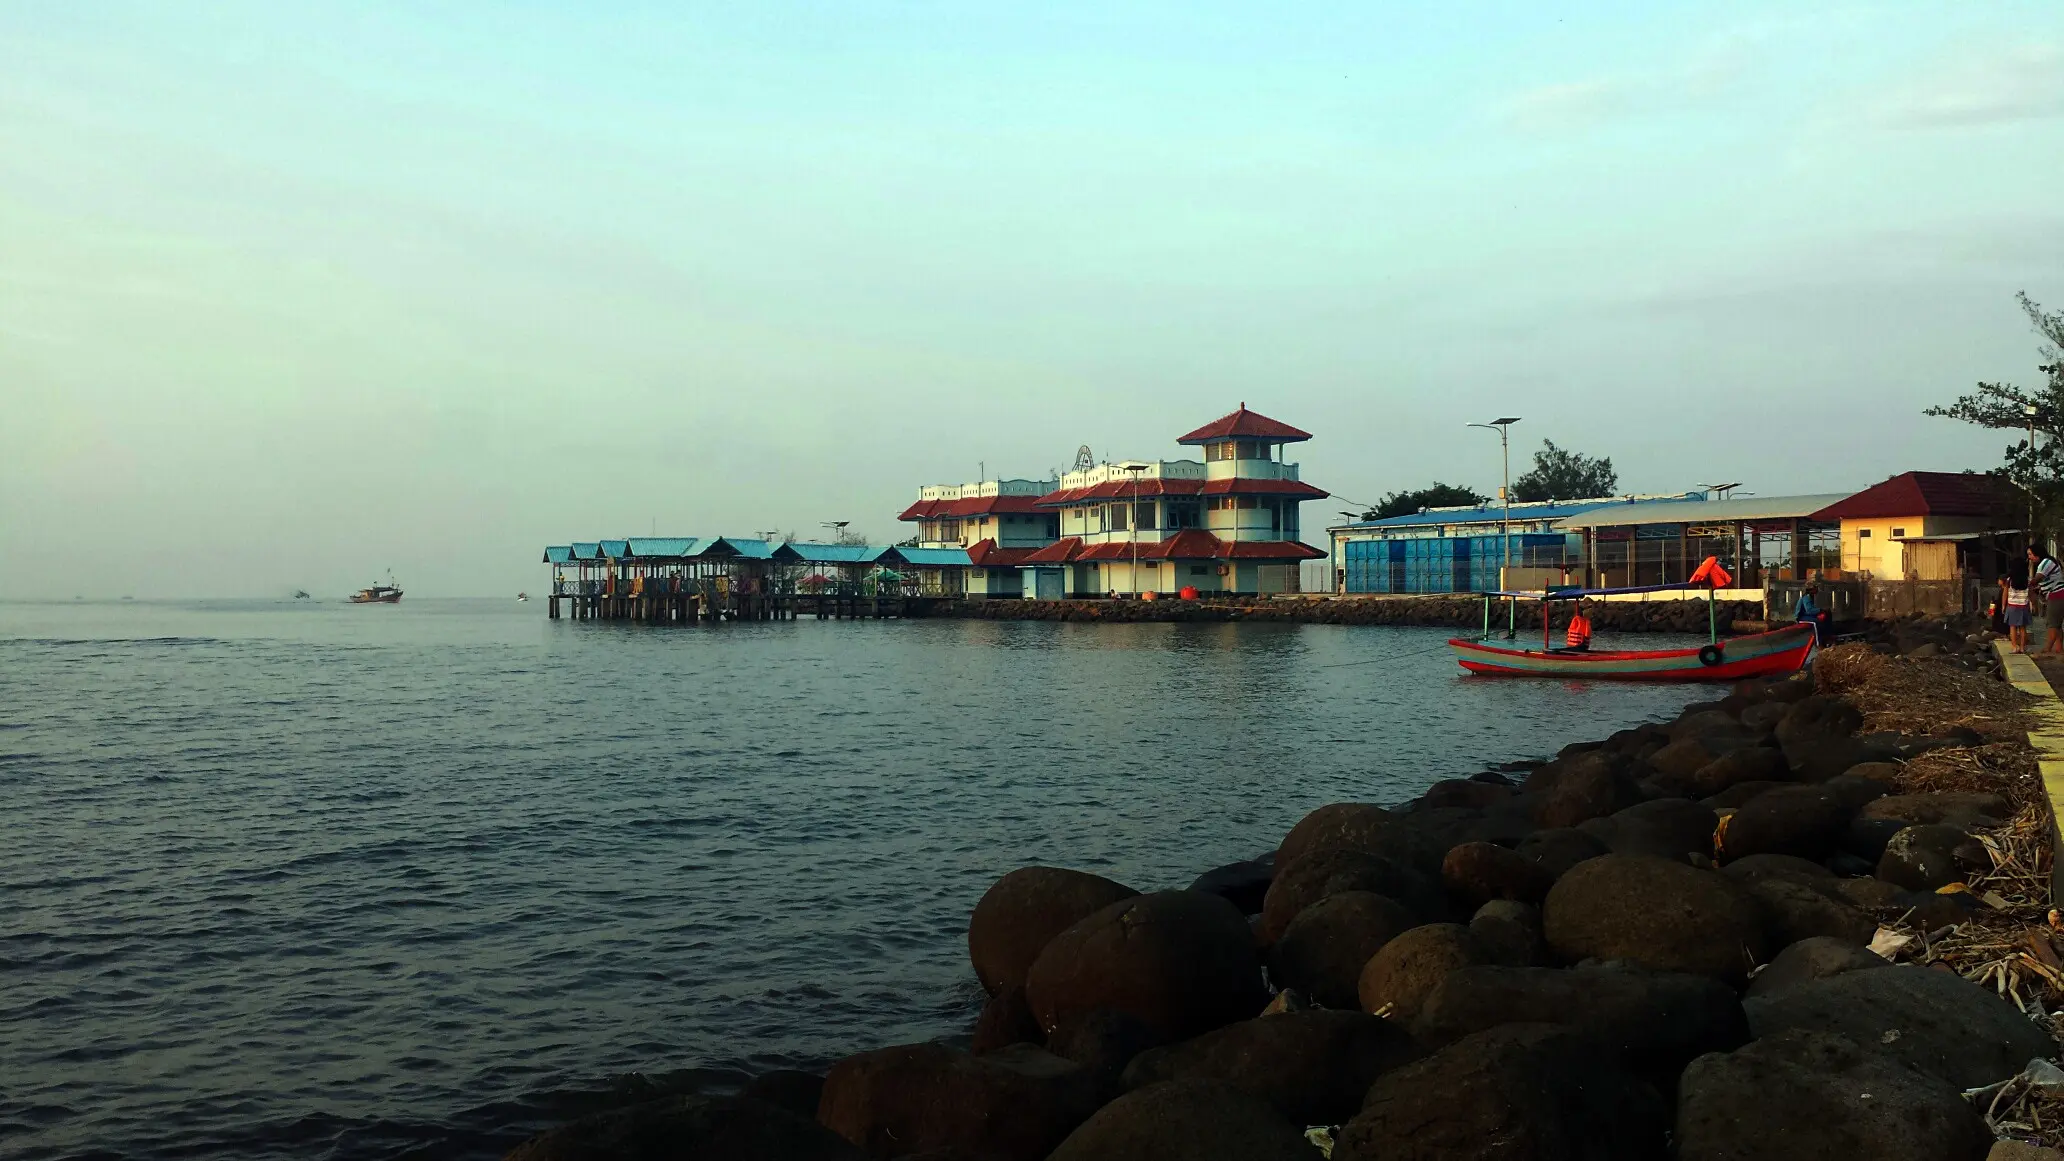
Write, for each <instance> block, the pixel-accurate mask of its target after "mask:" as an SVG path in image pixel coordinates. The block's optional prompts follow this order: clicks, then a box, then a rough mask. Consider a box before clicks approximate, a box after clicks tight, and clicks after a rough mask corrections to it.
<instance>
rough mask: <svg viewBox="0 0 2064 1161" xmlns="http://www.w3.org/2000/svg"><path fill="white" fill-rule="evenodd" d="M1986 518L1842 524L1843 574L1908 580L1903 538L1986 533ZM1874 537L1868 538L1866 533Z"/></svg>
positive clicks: (1914, 518)
mask: <svg viewBox="0 0 2064 1161" xmlns="http://www.w3.org/2000/svg"><path fill="white" fill-rule="evenodd" d="M1991 526H1992V521H1990V520H1987V519H1986V518H1985V517H1983V516H1897V517H1890V518H1886V519H1879V520H1844V521H1842V571H1844V572H1867V573H1869V574H1871V578H1872V579H1873V580H1905V579H1906V548H1905V546H1904V545H1902V544H1900V543H1899V541H1898V540H1897V539H1896V538H1897V537H1900V536H1955V535H1957V534H1959V533H1964V532H1984V531H1987V530H1989V529H1990V528H1991ZM1866 531H1867V532H1869V533H1870V535H1868V536H1865V535H1864V533H1865V532H1866Z"/></svg>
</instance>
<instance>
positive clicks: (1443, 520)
mask: <svg viewBox="0 0 2064 1161" xmlns="http://www.w3.org/2000/svg"><path fill="white" fill-rule="evenodd" d="M1703 495H1704V493H1703V492H1686V493H1685V494H1684V495H1683V496H1673V497H1671V498H1669V499H1667V500H1661V499H1657V500H1576V501H1570V502H1567V503H1555V504H1514V505H1513V506H1512V519H1513V520H1514V521H1515V522H1517V521H1521V520H1525V521H1538V520H1561V519H1564V518H1566V517H1569V516H1578V515H1582V514H1583V513H1586V512H1591V511H1594V510H1596V509H1599V508H1628V507H1633V506H1635V505H1642V506H1653V505H1656V504H1682V503H1692V504H1707V503H1712V501H1709V500H1702V499H1694V497H1698V496H1703ZM1504 518H1505V509H1504V508H1503V507H1501V506H1500V505H1498V504H1497V503H1495V502H1489V501H1487V502H1485V503H1483V504H1481V505H1479V506H1477V507H1475V508H1436V509H1434V510H1432V511H1430V512H1408V513H1406V514H1405V515H1403V516H1388V517H1385V518H1384V519H1382V520H1358V521H1356V522H1354V523H1352V524H1347V525H1342V526H1340V527H1343V528H1350V529H1355V530H1357V531H1359V530H1361V529H1366V528H1378V529H1380V528H1420V527H1424V526H1426V525H1429V524H1497V523H1498V522H1499V521H1501V520H1503V519H1504Z"/></svg>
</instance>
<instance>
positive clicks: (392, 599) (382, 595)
mask: <svg viewBox="0 0 2064 1161" xmlns="http://www.w3.org/2000/svg"><path fill="white" fill-rule="evenodd" d="M351 603H352V604H354V605H398V604H400V603H401V590H400V589H398V588H395V587H394V586H393V585H391V584H390V585H374V586H372V587H371V588H363V589H360V590H358V591H357V592H355V593H353V594H351Z"/></svg>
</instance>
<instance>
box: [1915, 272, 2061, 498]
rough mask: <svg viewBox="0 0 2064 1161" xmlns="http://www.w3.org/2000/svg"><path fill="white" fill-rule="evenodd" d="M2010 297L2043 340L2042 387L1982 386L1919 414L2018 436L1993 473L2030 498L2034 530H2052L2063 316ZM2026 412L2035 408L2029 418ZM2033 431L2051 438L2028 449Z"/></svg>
mask: <svg viewBox="0 0 2064 1161" xmlns="http://www.w3.org/2000/svg"><path fill="white" fill-rule="evenodd" d="M2014 297H2015V299H2016V300H2017V301H2019V302H2020V303H2021V312H2022V313H2023V314H2025V315H2027V316H2028V321H2029V323H2030V324H2032V325H2033V326H2034V327H2035V333H2036V334H2038V335H2041V336H2042V342H2041V344H2040V345H2038V346H2037V348H2036V350H2037V353H2039V354H2040V355H2041V356H2042V357H2043V359H2044V360H2045V361H2044V362H2043V363H2042V364H2040V365H2039V366H2037V367H2036V370H2038V371H2041V372H2042V373H2043V375H2044V376H2045V382H2044V383H2043V385H2042V386H2041V387H2039V388H2036V389H2034V390H2024V389H2023V388H2021V387H2017V386H2015V385H2014V384H2012V383H1980V384H1978V390H1976V391H1974V392H1972V393H1971V394H1969V395H1964V396H1960V397H1958V399H1957V401H1956V402H1954V403H1952V404H1950V405H1948V406H1947V407H1930V408H1928V409H1927V410H1926V411H1925V412H1923V413H1922V414H1925V415H1935V416H1940V417H1942V418H1944V419H1961V420H1963V421H1964V422H1965V423H1974V424H1977V425H1978V426H1979V427H1990V428H1994V429H1996V430H1999V431H2013V432H2019V433H2020V434H2021V438H2020V439H2017V440H2015V441H2014V442H2013V443H2010V444H2008V445H2007V448H2006V454H2005V456H2004V457H2003V458H2002V460H2001V463H2000V466H1999V467H1997V468H1995V469H1993V473H1994V474H1995V475H1998V476H2001V477H2004V478H2005V479H2007V480H2009V481H2011V482H2012V483H2014V484H2015V485H2016V486H2018V487H2020V488H2021V489H2023V490H2024V491H2026V492H2028V493H2030V494H2032V495H2033V496H2034V498H2035V500H2036V508H2037V512H2036V526H2037V527H2038V528H2039V529H2050V528H2053V527H2055V525H2056V524H2057V517H2058V516H2059V515H2064V311H2046V310H2044V309H2043V308H2042V306H2041V304H2039V303H2037V302H2035V301H2034V300H2032V299H2030V298H2029V297H2028V292H2027V291H2022V292H2021V293H2020V294H2017V295H2015V296H2014ZM2030 408H2034V413H2033V414H2032V415H2031V414H2030V411H2029V409H2030ZM2031 428H2032V429H2033V431H2034V432H2036V433H2037V434H2040V435H2045V436H2048V437H2049V438H2048V439H2046V440H2043V439H2038V440H2035V441H2034V442H2033V444H2031V443H2030V440H2029V432H2030V430H2031Z"/></svg>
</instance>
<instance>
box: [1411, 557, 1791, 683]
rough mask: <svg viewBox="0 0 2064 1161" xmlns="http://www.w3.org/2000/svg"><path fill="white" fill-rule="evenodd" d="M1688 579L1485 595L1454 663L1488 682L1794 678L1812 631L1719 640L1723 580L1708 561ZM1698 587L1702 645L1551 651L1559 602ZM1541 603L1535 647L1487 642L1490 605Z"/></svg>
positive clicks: (1457, 643) (1456, 644)
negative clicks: (1478, 630) (1472, 632)
mask: <svg viewBox="0 0 2064 1161" xmlns="http://www.w3.org/2000/svg"><path fill="white" fill-rule="evenodd" d="M1693 576H1694V578H1696V579H1694V580H1691V581H1688V582H1686V583H1684V584H1674V585H1648V586H1644V587H1641V588H1623V589H1576V588H1559V589H1550V590H1548V591H1547V592H1540V593H1485V594H1483V597H1484V635H1483V636H1482V637H1481V638H1479V639H1476V640H1470V639H1468V638H1463V637H1457V638H1454V639H1453V640H1450V641H1449V642H1448V645H1449V646H1450V647H1452V648H1453V649H1454V651H1455V660H1457V661H1459V662H1461V663H1462V668H1464V669H1467V670H1468V671H1469V672H1471V673H1481V674H1485V675H1487V676H1493V677H1558V678H1563V679H1565V680H1568V679H1575V680H1580V681H1739V680H1741V679H1742V678H1744V677H1783V676H1786V675H1788V674H1793V673H1797V672H1799V671H1800V670H1801V669H1804V668H1805V667H1806V664H1807V662H1809V661H1811V660H1812V658H1813V647H1814V640H1815V638H1814V627H1813V626H1812V625H1810V624H1804V623H1802V624H1797V625H1787V626H1785V627H1784V628H1782V629H1774V630H1772V631H1770V632H1767V633H1755V634H1751V635H1749V636H1745V637H1729V638H1727V639H1725V640H1722V639H1721V637H1720V632H1719V625H1718V623H1717V617H1716V615H1715V612H1714V610H1715V605H1714V592H1713V590H1714V589H1715V588H1716V587H1718V586H1719V585H1724V584H1726V583H1727V579H1728V578H1727V574H1726V573H1725V572H1724V571H1720V570H1719V566H1718V564H1717V563H1716V562H1714V561H1712V560H1710V559H1708V561H1707V562H1706V564H1705V565H1704V566H1701V567H1700V569H1699V570H1698V572H1697V573H1694V574H1693ZM1685 589H1704V590H1705V592H1706V610H1707V612H1706V624H1707V642H1706V644H1704V645H1700V646H1696V647H1694V648H1688V649H1556V648H1553V647H1551V642H1552V641H1553V638H1552V637H1550V636H1549V632H1550V629H1549V625H1550V624H1552V622H1553V618H1552V617H1550V616H1549V615H1548V611H1549V609H1550V608H1552V607H1553V605H1554V603H1555V602H1558V601H1578V600H1582V599H1584V598H1586V597H1605V596H1616V595H1621V594H1633V593H1654V592H1664V591H1670V590H1685ZM1497 599H1504V600H1509V601H1514V602H1517V601H1521V600H1528V601H1540V602H1541V627H1542V640H1541V648H1539V649H1511V648H1500V647H1498V646H1495V645H1490V644H1487V642H1488V641H1489V640H1490V637H1491V602H1492V601H1493V600H1497Z"/></svg>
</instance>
